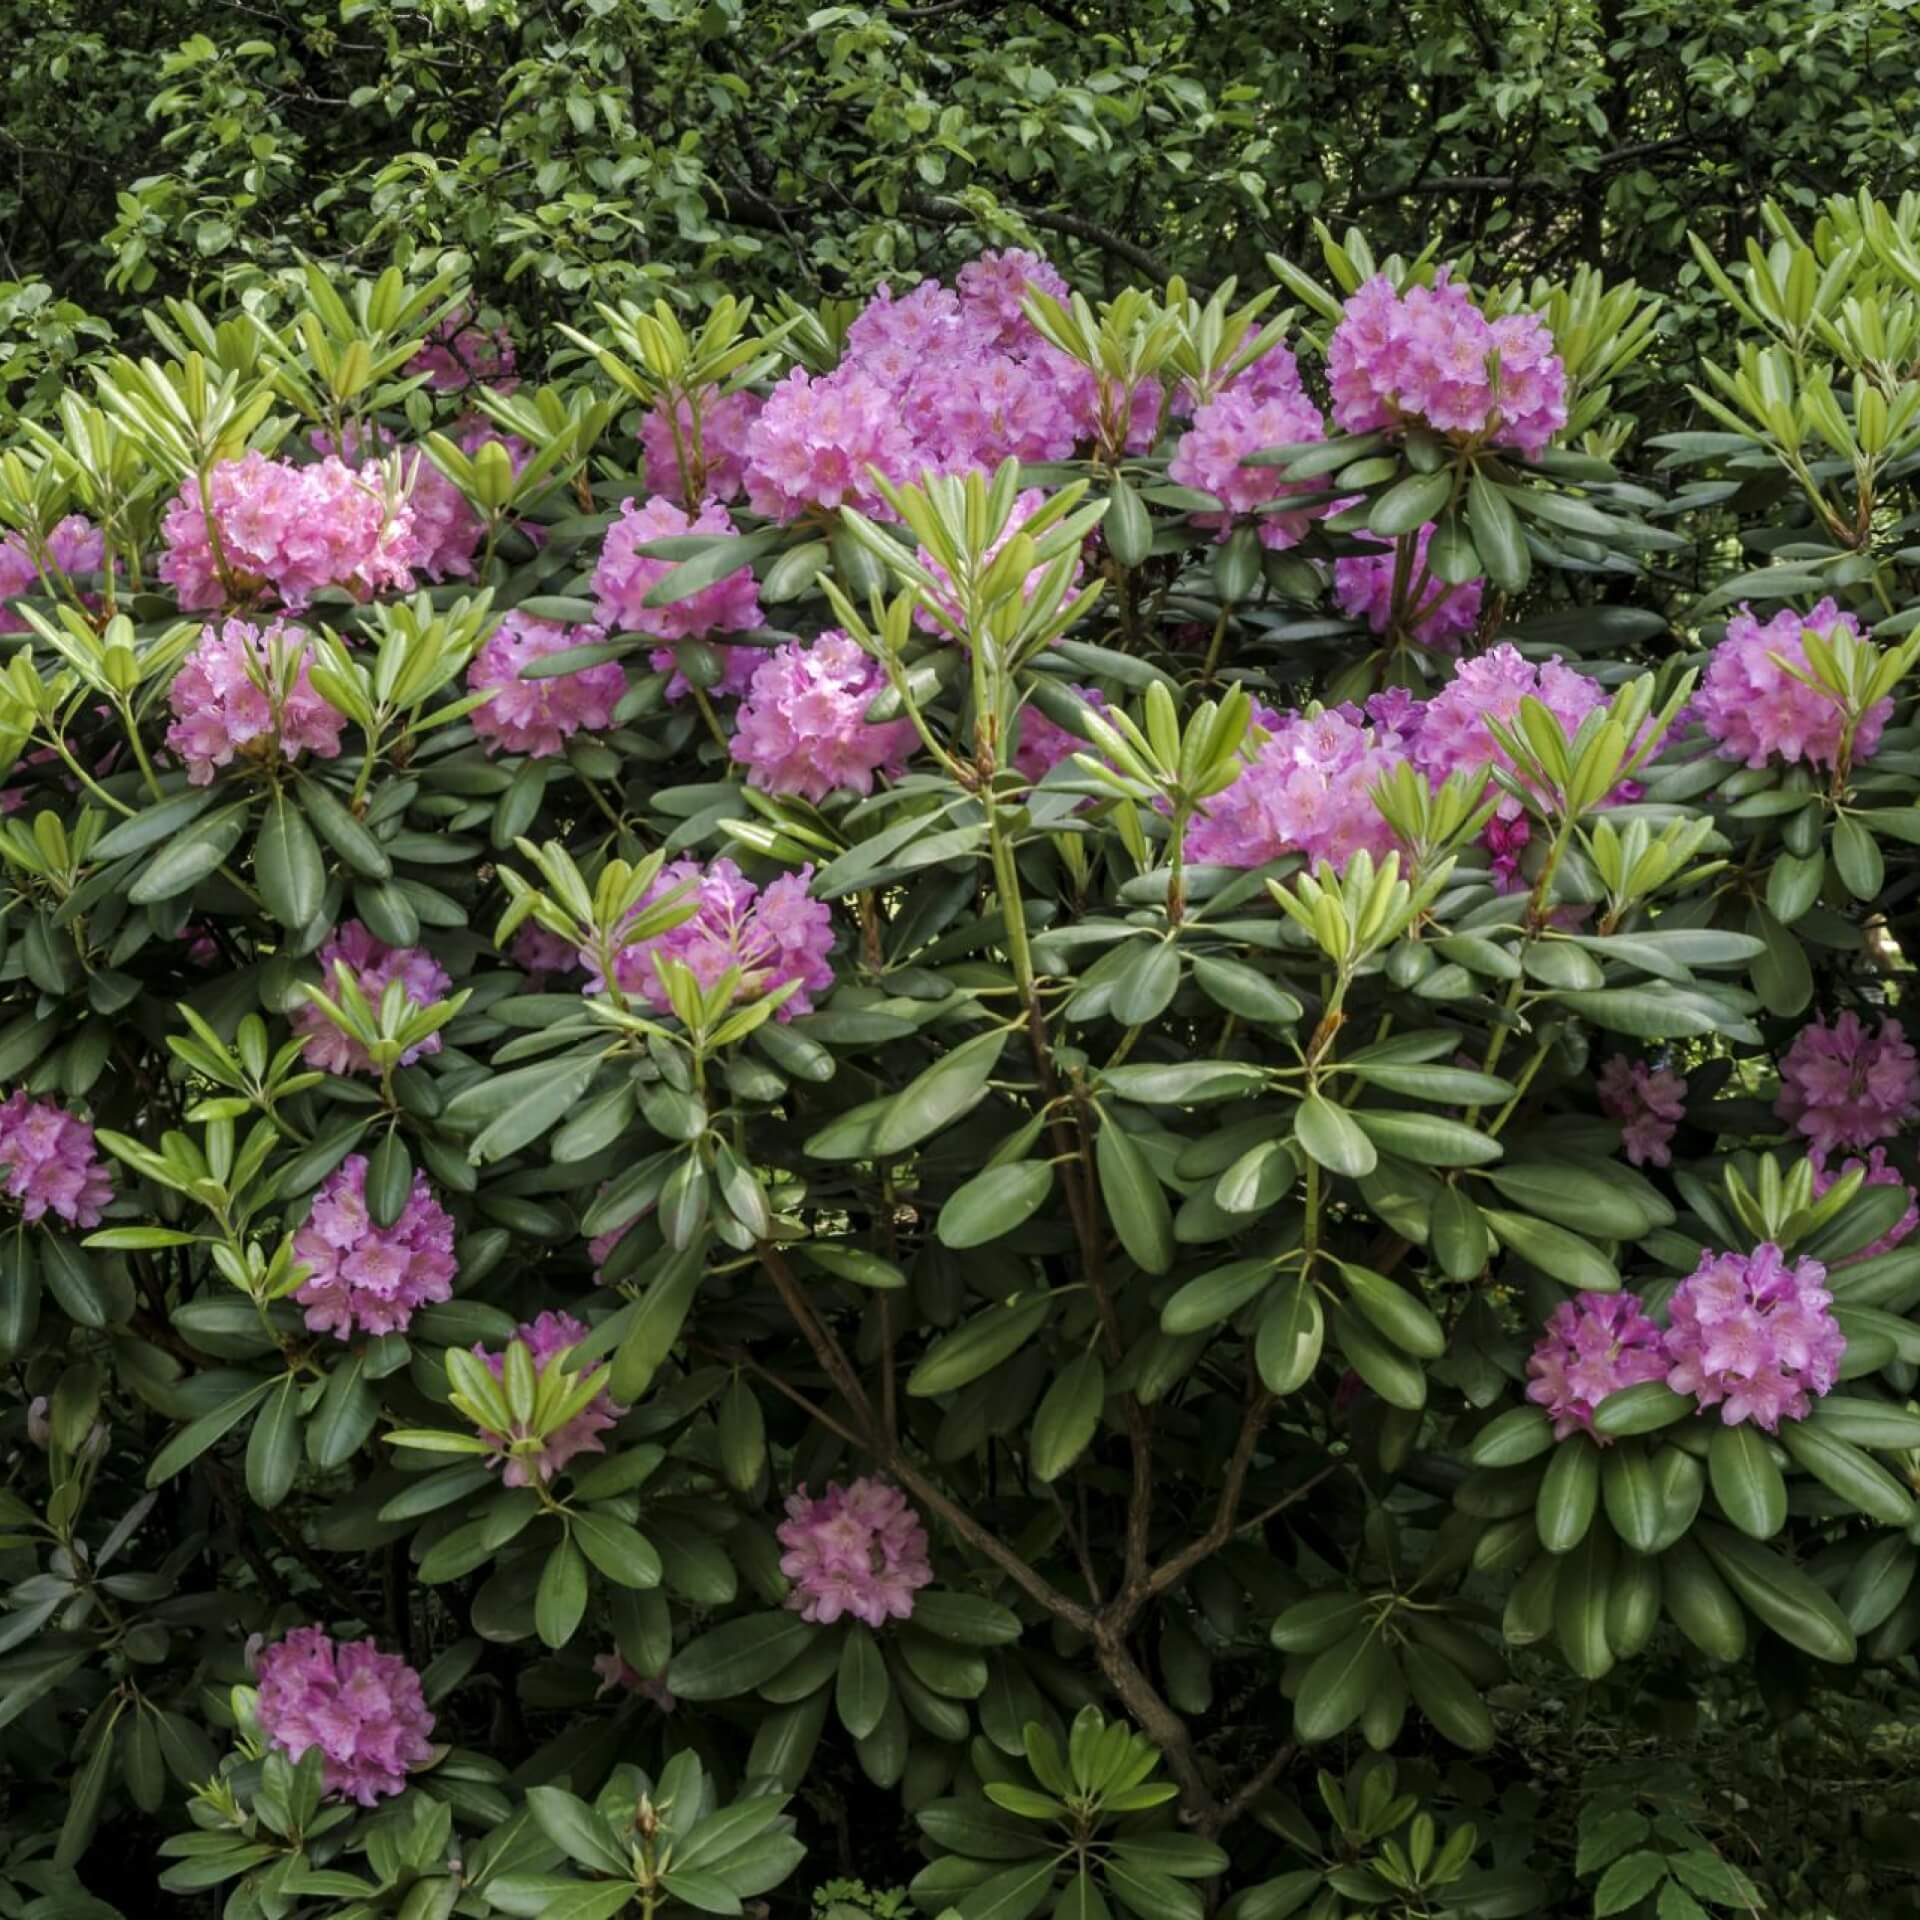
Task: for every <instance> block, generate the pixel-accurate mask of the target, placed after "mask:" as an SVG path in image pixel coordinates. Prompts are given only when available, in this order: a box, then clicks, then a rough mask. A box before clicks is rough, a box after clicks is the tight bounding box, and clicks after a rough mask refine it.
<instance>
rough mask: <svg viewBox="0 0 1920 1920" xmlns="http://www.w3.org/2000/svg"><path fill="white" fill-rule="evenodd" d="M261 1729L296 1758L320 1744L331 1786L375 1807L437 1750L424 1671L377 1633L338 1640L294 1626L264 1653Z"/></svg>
mask: <svg viewBox="0 0 1920 1920" xmlns="http://www.w3.org/2000/svg"><path fill="white" fill-rule="evenodd" d="M259 1680H260V1696H259V1705H258V1708H257V1712H258V1714H259V1720H260V1731H261V1733H262V1734H263V1735H265V1737H266V1741H267V1744H268V1745H269V1746H270V1747H274V1748H277V1749H278V1750H279V1751H280V1752H281V1753H284V1754H285V1755H286V1756H287V1758H288V1759H289V1760H298V1759H299V1758H300V1757H301V1755H302V1754H304V1753H305V1752H306V1751H307V1749H308V1748H309V1747H318V1748H319V1749H320V1752H321V1755H322V1758H323V1761H324V1769H325V1770H324V1774H323V1778H324V1780H325V1782H326V1790H327V1791H328V1792H329V1793H335V1794H339V1795H340V1796H341V1797H342V1798H343V1799H347V1800H357V1801H358V1802H359V1803H360V1805H361V1806H363V1807H370V1806H372V1805H374V1803H375V1802H376V1801H378V1800H380V1799H381V1798H382V1797H383V1796H385V1795H388V1794H394V1793H400V1792H403V1791H404V1790H405V1788H406V1784H407V1775H408V1773H409V1772H410V1771H411V1770H412V1769H413V1768H415V1767H418V1766H420V1765H422V1764H423V1763H425V1762H426V1761H428V1760H430V1759H431V1758H432V1757H433V1747H432V1744H431V1743H430V1742H429V1741H428V1739H427V1736H428V1734H430V1733H431V1732H432V1731H433V1714H432V1711H431V1710H430V1709H429V1708H428V1706H427V1701H426V1696H425V1695H424V1694H423V1693H422V1692H421V1690H420V1676H419V1675H418V1674H417V1673H415V1672H414V1670H413V1669H412V1668H411V1667H410V1666H408V1665H407V1663H406V1662H405V1661H404V1660H402V1659H401V1658H400V1656H399V1655H398V1654H397V1653H382V1652H381V1651H380V1649H379V1646H378V1645H377V1644H376V1643H375V1642H374V1641H372V1640H349V1641H344V1642H343V1641H338V1640H335V1639H333V1638H331V1637H330V1636H329V1635H327V1634H325V1633H323V1632H321V1630H320V1629H319V1628H318V1627H295V1628H294V1630H293V1631H292V1632H291V1633H290V1634H288V1635H287V1637H286V1638H285V1639H284V1640H282V1641H280V1642H278V1644H276V1645H274V1646H271V1647H268V1648H266V1649H264V1650H263V1651H262V1653H261V1654H260V1658H259Z"/></svg>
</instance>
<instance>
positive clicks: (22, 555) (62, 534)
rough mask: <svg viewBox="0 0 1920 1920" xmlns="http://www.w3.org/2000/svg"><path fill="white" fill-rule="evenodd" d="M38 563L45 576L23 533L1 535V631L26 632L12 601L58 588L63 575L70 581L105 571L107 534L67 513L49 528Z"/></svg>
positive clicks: (85, 519) (81, 515)
mask: <svg viewBox="0 0 1920 1920" xmlns="http://www.w3.org/2000/svg"><path fill="white" fill-rule="evenodd" d="M41 564H43V565H44V566H45V568H46V572H47V575H48V577H47V578H46V579H43V578H42V577H41V565H37V564H36V563H35V559H34V554H33V550H32V549H31V548H30V547H29V546H28V544H27V537H26V535H25V534H23V533H9V534H6V535H4V536H0V633H26V632H28V631H29V629H28V626H27V623H26V621H25V620H23V619H22V618H21V617H20V616H19V615H18V614H17V613H15V612H14V611H13V608H12V605H11V604H10V603H11V602H13V601H15V600H24V599H35V598H38V597H40V596H42V595H44V594H46V593H47V592H48V591H49V590H50V589H51V590H53V591H58V589H59V587H60V585H61V576H62V575H64V576H65V577H66V579H67V580H68V581H69V582H70V581H72V580H73V579H75V578H76V577H83V576H85V575H87V574H94V573H101V572H104V571H105V569H106V564H107V543H106V537H105V536H104V535H103V534H102V533H101V531H100V529H99V528H98V527H96V526H95V525H94V524H93V522H92V521H91V520H89V519H88V518H87V517H86V515H85V514H83V513H70V514H68V515H67V517H66V518H65V519H64V520H61V521H58V522H57V523H56V524H55V525H54V526H53V527H51V528H50V529H49V530H48V533H47V540H46V546H45V549H44V552H43V555H42V563H41Z"/></svg>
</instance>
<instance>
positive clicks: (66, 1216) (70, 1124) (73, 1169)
mask: <svg viewBox="0 0 1920 1920" xmlns="http://www.w3.org/2000/svg"><path fill="white" fill-rule="evenodd" d="M0 1167H3V1168H4V1169H5V1179H4V1180H3V1181H0V1192H4V1193H6V1195H7V1196H8V1198H9V1199H13V1200H17V1201H19V1202H20V1217H21V1218H22V1219H23V1220H26V1221H28V1222H30V1223H31V1222H34V1221H39V1220H44V1219H45V1218H46V1216H47V1215H48V1214H49V1213H52V1214H56V1215H57V1216H58V1217H59V1218H60V1219H62V1220H64V1221H65V1222H66V1223H67V1224H68V1226H70V1227H97V1226H98V1225H99V1224H100V1217H101V1214H102V1212H103V1210H104V1209H105V1208H106V1206H107V1204H108V1203H109V1202H110V1201H111V1200H112V1199H113V1182H112V1181H111V1180H110V1179H109V1178H108V1176H107V1169H106V1167H105V1165H104V1164H103V1163H102V1161H101V1159H100V1156H99V1153H98V1151H97V1149H96V1147H95V1144H94V1137H93V1129H92V1127H90V1126H89V1125H88V1124H87V1123H86V1121H84V1120H77V1119H75V1118H74V1116H73V1115H72V1114H70V1113H69V1112H68V1111H67V1110H66V1108H64V1107H62V1106H58V1105H56V1104H55V1103H54V1102H53V1101H51V1100H29V1099H28V1098H27V1096H26V1094H25V1093H24V1092H15V1093H11V1094H9V1095H8V1096H7V1097H6V1099H5V1100H0Z"/></svg>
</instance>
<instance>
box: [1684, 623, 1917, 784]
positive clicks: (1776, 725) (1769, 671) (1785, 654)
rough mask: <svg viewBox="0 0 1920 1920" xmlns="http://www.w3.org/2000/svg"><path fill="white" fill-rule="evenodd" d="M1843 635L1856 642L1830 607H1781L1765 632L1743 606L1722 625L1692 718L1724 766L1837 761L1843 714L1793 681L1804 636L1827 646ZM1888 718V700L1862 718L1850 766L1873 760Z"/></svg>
mask: <svg viewBox="0 0 1920 1920" xmlns="http://www.w3.org/2000/svg"><path fill="white" fill-rule="evenodd" d="M1841 632H1845V633H1849V634H1851V635H1853V637H1854V638H1855V639H1858V638H1859V637H1860V622H1859V621H1858V620H1856V619H1855V618H1854V616H1853V615H1852V614H1850V613H1842V612H1841V611H1840V609H1839V608H1838V607H1836V606H1835V605H1834V603H1833V602H1832V601H1831V600H1822V601H1821V602H1820V604H1819V605H1818V606H1817V607H1815V608H1814V610H1813V611H1812V612H1811V613H1807V614H1799V613H1795V612H1794V611H1793V609H1792V608H1791V607H1786V608H1783V609H1782V610H1781V611H1780V612H1779V613H1776V614H1775V615H1774V616H1773V618H1772V619H1771V620H1769V621H1767V622H1766V624H1765V625H1764V626H1763V625H1762V624H1761V623H1760V622H1759V621H1758V620H1756V619H1755V618H1754V617H1753V610H1752V609H1751V608H1750V607H1746V606H1742V607H1741V609H1740V611H1739V612H1738V613H1737V614H1735V615H1734V617H1733V618H1732V619H1731V620H1729V621H1728V622H1727V632H1726V638H1725V639H1723V640H1722V641H1721V642H1720V644H1719V645H1718V646H1717V647H1715V648H1714V650H1713V657H1712V658H1711V659H1710V660H1709V661H1708V662H1707V671H1706V674H1705V676H1704V677H1703V678H1702V680H1701V682H1700V687H1699V690H1698V691H1697V692H1696V693H1695V694H1694V696H1693V702H1692V711H1693V714H1694V717H1695V718H1696V719H1698V720H1699V721H1700V723H1701V724H1702V725H1703V726H1704V727H1705V728H1706V730H1707V732H1708V733H1709V734H1710V735H1711V736H1712V737H1713V738H1714V739H1715V740H1716V741H1718V742H1719V747H1720V756H1721V758H1722V759H1725V760H1738V761H1741V762H1743V763H1744V764H1745V765H1747V766H1749V767H1764V766H1766V765H1767V764H1768V763H1769V762H1771V761H1779V762H1781V763H1783V764H1784V765H1787V766H1792V765H1793V764H1794V763H1795V762H1796V761H1805V762H1806V764H1807V765H1808V766H1811V767H1832V766H1833V765H1834V764H1835V763H1836V762H1837V760H1838V759H1839V756H1840V746H1841V735H1842V733H1843V731H1844V729H1845V724H1846V710H1845V709H1844V708H1843V707H1842V706H1841V704H1840V702H1839V701H1837V700H1836V699H1835V698H1834V697H1833V696H1832V695H1831V694H1830V693H1827V692H1826V691H1825V690H1824V689H1822V688H1820V687H1817V686H1809V685H1808V684H1807V682H1806V681H1805V680H1804V679H1799V678H1796V677H1795V676H1796V674H1805V673H1807V672H1808V671H1809V668H1808V662H1807V646H1806V638H1805V636H1806V635H1807V634H1808V633H1815V634H1818V635H1819V636H1820V638H1821V639H1822V640H1825V641H1828V642H1829V643H1831V641H1832V639H1833V636H1834V635H1835V634H1836V633H1841ZM1892 714H1893V698H1892V696H1891V695H1889V696H1888V697H1887V698H1886V699H1884V700H1877V701H1875V702H1874V704H1873V705H1872V706H1871V707H1869V708H1868V709H1867V711H1866V712H1865V713H1864V714H1862V715H1861V717H1860V724H1859V726H1858V727H1857V728H1856V729H1855V732H1854V738H1853V744H1852V749H1851V755H1850V758H1851V760H1852V761H1854V762H1858V761H1861V760H1866V759H1869V758H1871V756H1872V754H1873V750H1874V749H1875V748H1876V747H1877V746H1878V745H1879V744H1880V736H1881V734H1882V733H1884V732H1885V731H1886V725H1887V721H1888V720H1889V719H1890V718H1891V717H1892Z"/></svg>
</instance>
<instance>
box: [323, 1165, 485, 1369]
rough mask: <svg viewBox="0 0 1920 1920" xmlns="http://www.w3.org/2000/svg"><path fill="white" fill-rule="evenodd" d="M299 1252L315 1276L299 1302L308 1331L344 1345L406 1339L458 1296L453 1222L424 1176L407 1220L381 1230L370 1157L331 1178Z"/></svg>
mask: <svg viewBox="0 0 1920 1920" xmlns="http://www.w3.org/2000/svg"><path fill="white" fill-rule="evenodd" d="M293 1253H294V1258H295V1259H297V1260H299V1261H300V1262H302V1263H303V1264H304V1265H305V1266H307V1267H308V1268H309V1269H311V1271H310V1272H309V1274H308V1277H307V1278H306V1280H305V1281H303V1282H302V1283H301V1286H300V1290H299V1291H298V1292H297V1293H296V1294H295V1295H294V1298H295V1299H296V1300H297V1301H299V1303H300V1304H301V1306H303V1307H305V1308H306V1310H307V1326H308V1328H309V1329H310V1330H311V1331H313V1332H314V1333H330V1334H332V1335H333V1336H334V1338H335V1339H336V1340H350V1339H351V1338H352V1337H353V1336H354V1335H355V1334H356V1333H369V1334H376V1335H377V1334H387V1333H400V1332H402V1331H404V1330H405V1328H406V1327H407V1326H408V1324H409V1323H410V1322H411V1321H412V1319H413V1316H414V1314H415V1312H416V1311H417V1310H418V1309H419V1308H421V1307H424V1306H430V1305H432V1304H433V1303H434V1302H436V1301H440V1300H449V1299H451V1298H452V1297H453V1279H454V1274H455V1272H456V1270H457V1269H456V1266H455V1262H454V1257H453V1216H452V1215H451V1214H449V1213H448V1212H447V1210H446V1208H445V1207H443V1206H442V1205H441V1204H440V1202H439V1201H438V1200H436V1199H435V1198H434V1196H433V1189H432V1188H431V1187H429V1186H428V1185H427V1176H426V1175H425V1174H424V1173H416V1174H415V1175H414V1176H413V1191H412V1192H411V1193H410V1194H409V1195H408V1196H407V1204H406V1205H405V1206H404V1207H403V1208H401V1210H400V1217H399V1219H397V1220H396V1221H395V1222H394V1223H393V1225H392V1226H390V1227H382V1226H379V1225H377V1224H376V1223H375V1221H374V1218H373V1216H372V1214H371V1213H369V1212H368V1210H367V1156H366V1155H365V1154H364V1153H355V1154H350V1155H348V1157H347V1158H346V1159H345V1160H343V1161H342V1162H341V1163H340V1165H339V1167H338V1168H336V1169H335V1171H334V1172H333V1173H332V1174H330V1175H329V1176H328V1178H327V1180H326V1182H325V1184H324V1185H323V1186H322V1187H321V1189H320V1191H319V1192H318V1193H317V1194H316V1195H315V1196H314V1202H313V1211H312V1212H311V1213H310V1214H309V1215H308V1216H307V1223H306V1225H305V1226H303V1227H302V1228H301V1229H300V1230H299V1231H298V1232H297V1233H296V1234H295V1235H294V1236H293Z"/></svg>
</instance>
